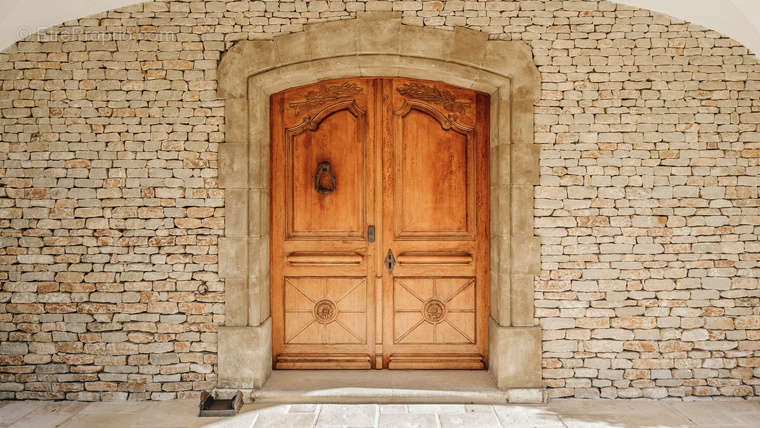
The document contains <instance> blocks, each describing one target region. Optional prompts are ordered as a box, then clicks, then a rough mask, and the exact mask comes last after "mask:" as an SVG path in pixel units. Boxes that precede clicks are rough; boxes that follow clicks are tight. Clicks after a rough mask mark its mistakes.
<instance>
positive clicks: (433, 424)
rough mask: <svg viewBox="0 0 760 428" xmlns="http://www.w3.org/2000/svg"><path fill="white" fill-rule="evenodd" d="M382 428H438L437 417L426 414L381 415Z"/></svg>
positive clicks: (380, 424)
mask: <svg viewBox="0 0 760 428" xmlns="http://www.w3.org/2000/svg"><path fill="white" fill-rule="evenodd" d="M378 426H379V427H380V428H437V427H438V421H437V420H436V416H435V415H429V414H424V413H381V414H380V423H379V424H378Z"/></svg>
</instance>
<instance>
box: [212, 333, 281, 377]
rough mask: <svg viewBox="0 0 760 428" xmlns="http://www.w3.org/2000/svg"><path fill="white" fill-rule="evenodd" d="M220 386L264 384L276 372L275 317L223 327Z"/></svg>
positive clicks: (219, 353) (220, 346)
mask: <svg viewBox="0 0 760 428" xmlns="http://www.w3.org/2000/svg"><path fill="white" fill-rule="evenodd" d="M218 364H219V373H218V386H219V387H220V388H261V387H262V386H263V385H264V382H266V380H267V378H268V377H269V374H270V373H271V372H272V320H271V318H268V319H267V320H266V321H265V322H264V323H262V324H261V325H259V326H257V327H219V343H218Z"/></svg>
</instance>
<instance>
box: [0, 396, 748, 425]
mask: <svg viewBox="0 0 760 428" xmlns="http://www.w3.org/2000/svg"><path fill="white" fill-rule="evenodd" d="M197 406H198V404H197V402H196V401H188V400H184V401H163V402H117V403H79V402H38V401H16V402H0V427H77V428H87V427H108V428H127V427H139V428H149V427H162V428H163V427H166V428H171V427H177V428H179V427H183V428H185V427H203V426H208V427H214V428H251V427H254V428H264V427H273V428H291V427H294V428H297V427H335V428H337V427H391V428H411V427H417V428H428V427H431V428H433V427H435V428H448V427H466V428H470V427H473V428H475V427H502V428H506V427H526V428H527V427H531V428H534V427H535V428H554V427H557V428H560V427H567V428H571V427H593V428H597V427H598V428H602V427H621V428H623V427H626V428H627V427H705V428H707V427H710V428H731V427H738V428H752V427H760V400H752V401H738V400H737V401H734V400H728V401H696V402H694V401H692V402H681V401H648V400H641V401H639V400H618V401H609V400H553V401H551V402H549V404H547V405H503V406H502V405H496V406H492V405H457V404H450V405H431V404H402V405H391V404H388V405H375V404H353V405H343V404H341V405H338V404H321V405H314V404H294V405H273V404H267V405H256V404H249V405H246V406H245V407H244V408H243V410H242V411H241V413H240V414H239V415H238V416H235V417H232V418H224V419H222V418H198V417H196V414H197V411H198V407H197Z"/></svg>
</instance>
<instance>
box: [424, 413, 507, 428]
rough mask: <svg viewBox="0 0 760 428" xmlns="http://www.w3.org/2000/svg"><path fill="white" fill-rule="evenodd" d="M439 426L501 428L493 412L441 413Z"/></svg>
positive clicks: (449, 427)
mask: <svg viewBox="0 0 760 428" xmlns="http://www.w3.org/2000/svg"><path fill="white" fill-rule="evenodd" d="M439 417H440V420H441V428H462V427H467V428H501V425H499V421H498V419H496V415H495V414H493V413H462V414H459V413H457V414H441V415H439Z"/></svg>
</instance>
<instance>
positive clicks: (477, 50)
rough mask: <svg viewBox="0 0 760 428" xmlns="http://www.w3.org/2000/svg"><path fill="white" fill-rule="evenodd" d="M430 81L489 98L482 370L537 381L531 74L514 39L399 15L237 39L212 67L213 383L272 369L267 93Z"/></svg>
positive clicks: (536, 384)
mask: <svg viewBox="0 0 760 428" xmlns="http://www.w3.org/2000/svg"><path fill="white" fill-rule="evenodd" d="M363 76H367V77H370V76H371V77H379V76H387V77H396V76H400V77H409V78H418V79H425V80H436V81H441V82H445V83H448V84H451V85H455V86H460V87H464V88H472V89H474V90H477V91H482V92H486V93H489V94H490V95H491V117H490V127H491V141H490V147H491V148H490V151H491V153H490V156H491V180H490V186H491V188H490V192H491V237H490V239H491V299H490V305H491V307H490V318H489V339H488V340H489V371H490V372H491V374H492V375H493V376H494V378H495V380H496V384H497V385H498V387H499V388H501V389H523V388H540V387H541V331H540V327H538V326H537V325H536V322H535V319H534V302H533V277H534V275H535V274H537V273H538V269H539V242H538V239H537V238H536V237H535V236H534V234H533V231H534V229H533V191H534V188H533V186H534V185H536V184H538V177H539V162H538V159H539V147H538V146H536V145H534V144H533V105H534V103H535V102H536V100H537V99H538V96H539V90H540V75H539V73H538V70H537V69H536V67H535V64H534V63H533V59H532V54H531V50H530V47H529V46H528V45H527V44H525V43H523V42H513V41H498V40H490V41H489V40H488V36H487V34H485V33H481V32H478V31H473V30H469V29H462V28H456V29H455V30H454V31H445V30H436V29H429V28H424V27H416V26H409V25H402V24H401V18H400V15H399V14H396V13H388V12H369V13H359V15H358V18H357V19H348V20H339V21H331V22H324V23H318V24H310V25H306V26H305V31H303V32H300V33H292V34H287V35H283V36H279V37H275V38H274V39H273V40H246V41H241V42H238V43H237V44H235V46H233V47H232V48H231V49H230V50H228V51H227V52H226V53H225V54H224V56H223V57H222V60H221V62H220V64H219V68H218V79H219V82H218V84H219V88H218V91H219V95H220V96H221V97H222V98H224V99H225V118H226V141H225V142H224V143H223V144H220V146H219V183H220V186H221V187H223V188H224V189H225V213H226V215H225V237H224V238H221V239H220V240H219V274H220V275H221V276H222V277H223V278H224V279H225V284H226V285H225V326H224V327H220V328H219V337H218V340H219V343H218V363H219V366H218V377H219V379H218V386H219V387H220V388H243V389H253V388H260V387H261V386H262V385H263V384H264V382H265V381H266V380H267V378H268V377H269V375H270V373H271V370H272V355H271V352H272V335H271V333H272V324H271V318H270V306H269V305H270V299H269V280H270V279H269V242H270V237H269V216H270V212H269V209H270V208H269V206H270V204H269V189H270V171H269V154H270V144H269V98H270V96H271V95H272V94H274V93H277V92H280V91H283V90H285V89H288V88H292V87H295V86H301V85H306V84H310V83H315V82H318V81H322V80H330V79H338V78H343V77H363Z"/></svg>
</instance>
